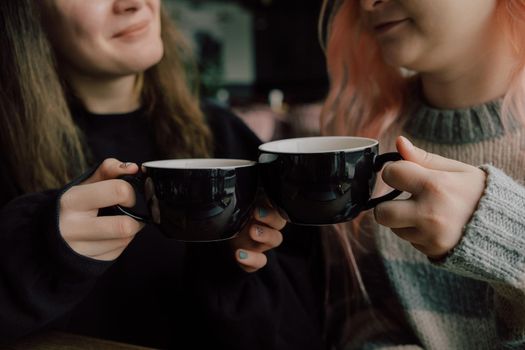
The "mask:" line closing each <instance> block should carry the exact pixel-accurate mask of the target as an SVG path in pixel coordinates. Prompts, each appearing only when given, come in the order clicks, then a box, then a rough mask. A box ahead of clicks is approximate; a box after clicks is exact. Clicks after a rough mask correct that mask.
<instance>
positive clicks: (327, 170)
mask: <svg viewBox="0 0 525 350" xmlns="http://www.w3.org/2000/svg"><path fill="white" fill-rule="evenodd" d="M378 152H379V143H378V141H377V140H374V139H369V138H362V137H351V136H328V137H322V136H317V137H305V138H295V139H284V140H279V141H272V142H268V143H265V144H262V145H261V146H260V147H259V168H260V176H261V181H262V185H263V188H264V191H265V193H266V195H267V196H268V198H269V199H270V201H271V202H272V204H273V205H274V206H275V207H276V209H277V210H278V211H279V213H280V214H281V215H282V216H283V217H284V218H285V219H286V220H287V221H289V222H292V223H295V224H300V225H329V224H335V223H340V222H345V221H350V220H352V219H353V218H355V217H356V216H357V215H358V214H359V213H360V212H362V211H364V210H367V209H371V208H373V207H375V206H376V205H377V204H379V203H381V202H384V201H387V200H392V199H394V198H395V197H397V196H398V195H399V194H401V191H398V190H393V191H391V192H389V193H387V194H386V195H384V196H381V197H378V198H371V195H372V192H373V190H374V186H375V183H376V178H377V172H378V171H380V170H381V169H382V168H383V166H384V165H385V164H386V163H387V162H390V161H396V160H401V159H402V157H401V156H400V154H399V153H397V152H391V153H384V154H379V153H378Z"/></svg>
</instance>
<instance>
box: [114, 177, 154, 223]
mask: <svg viewBox="0 0 525 350" xmlns="http://www.w3.org/2000/svg"><path fill="white" fill-rule="evenodd" d="M119 179H121V180H124V181H126V182H127V183H129V184H130V185H131V186H133V189H135V193H136V194H138V195H140V196H144V181H145V180H144V173H143V172H142V171H141V170H139V172H138V173H137V174H135V175H124V176H121V177H119ZM115 208H116V209H117V210H118V211H120V212H121V213H122V214H124V215H127V216H129V217H131V218H133V219H135V220H137V221H140V222H144V223H146V224H150V223H152V222H153V220H152V219H151V217H150V215H149V214H138V213H136V212H135V211H134V210H132V209H129V208H125V207H122V206H120V205H119V204H117V205H115Z"/></svg>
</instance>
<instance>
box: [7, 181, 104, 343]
mask: <svg viewBox="0 0 525 350" xmlns="http://www.w3.org/2000/svg"><path fill="white" fill-rule="evenodd" d="M81 180H82V179H81V178H79V179H77V181H75V182H74V183H71V184H70V185H69V186H67V187H66V188H65V189H64V190H62V191H60V190H52V191H47V192H42V193H33V194H26V195H23V196H19V197H16V198H14V199H12V200H10V201H8V202H7V203H6V204H4V205H3V206H2V207H1V208H0V310H1V312H0V343H5V342H9V341H12V340H14V339H17V338H18V337H21V336H24V335H26V334H29V333H31V332H32V331H36V330H39V329H42V328H45V327H46V326H47V325H48V324H50V323H51V322H52V321H53V320H55V319H57V318H58V317H60V316H62V315H64V314H65V313H66V312H67V311H69V310H70V309H72V307H73V306H74V305H76V303H78V302H79V301H80V300H81V299H82V298H83V297H84V296H85V295H86V294H87V293H88V292H89V290H90V289H91V287H92V285H93V283H94V281H95V280H96V277H97V276H99V275H100V274H101V273H102V272H103V271H105V269H106V268H107V267H108V266H109V263H107V262H102V261H97V260H93V259H89V258H86V257H83V256H81V255H79V254H77V253H75V252H74V251H73V250H72V249H71V248H70V247H69V246H68V245H67V243H66V242H65V241H64V240H63V238H62V236H61V234H60V232H59V230H58V203H59V198H60V196H61V193H63V192H64V191H65V190H66V189H67V188H69V187H70V186H72V185H74V184H75V183H77V182H80V181H81Z"/></svg>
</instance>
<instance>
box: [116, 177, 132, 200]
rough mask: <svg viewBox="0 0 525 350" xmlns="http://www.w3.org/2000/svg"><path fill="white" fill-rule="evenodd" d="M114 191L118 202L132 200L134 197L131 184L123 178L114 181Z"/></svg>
mask: <svg viewBox="0 0 525 350" xmlns="http://www.w3.org/2000/svg"><path fill="white" fill-rule="evenodd" d="M114 191H115V196H116V197H117V199H118V200H119V202H126V203H127V202H133V201H134V199H135V196H134V194H133V189H132V187H131V185H130V184H128V183H127V182H126V181H124V180H116V181H115V186H114Z"/></svg>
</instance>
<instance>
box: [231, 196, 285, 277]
mask: <svg viewBox="0 0 525 350" xmlns="http://www.w3.org/2000/svg"><path fill="white" fill-rule="evenodd" d="M285 225H286V220H284V219H283V218H282V217H281V216H280V215H279V213H278V212H277V210H275V209H273V208H270V207H269V206H267V205H264V206H259V207H257V208H256V209H255V210H254V213H253V219H252V220H251V222H250V223H249V225H248V226H247V227H246V228H245V229H244V230H242V231H241V232H240V233H239V234H238V235H237V236H236V237H235V238H234V239H233V240H232V241H231V246H232V249H233V251H234V253H235V258H236V260H237V262H238V264H239V266H240V267H241V268H242V269H244V270H245V271H247V272H255V271H257V270H259V269H261V268H263V267H264V266H265V265H266V262H267V259H266V255H265V254H264V252H266V251H268V250H270V249H273V248H276V247H278V246H279V245H280V244H281V243H282V241H283V236H282V234H281V232H280V231H281V230H282V229H283V228H284V226H285Z"/></svg>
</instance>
